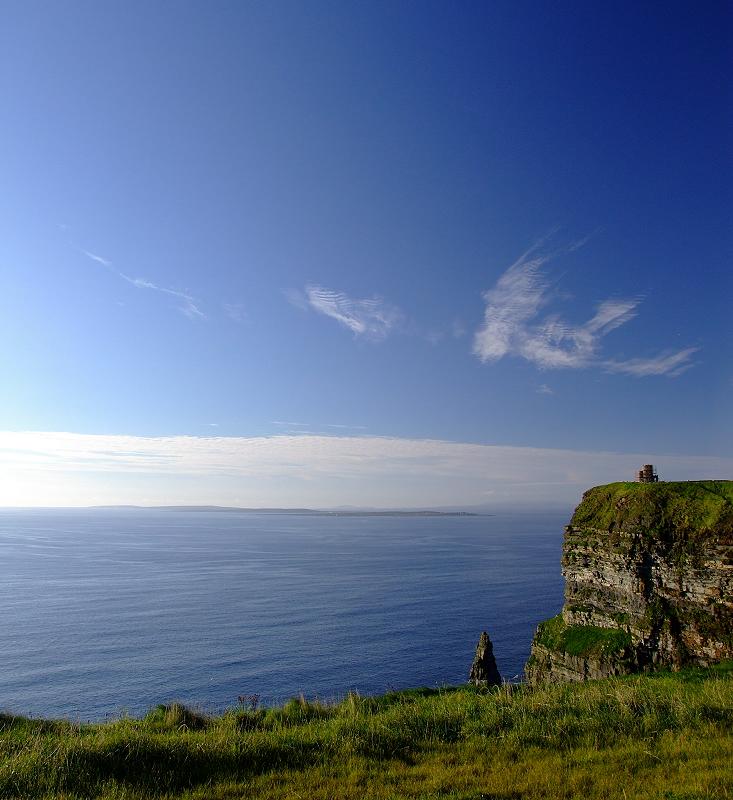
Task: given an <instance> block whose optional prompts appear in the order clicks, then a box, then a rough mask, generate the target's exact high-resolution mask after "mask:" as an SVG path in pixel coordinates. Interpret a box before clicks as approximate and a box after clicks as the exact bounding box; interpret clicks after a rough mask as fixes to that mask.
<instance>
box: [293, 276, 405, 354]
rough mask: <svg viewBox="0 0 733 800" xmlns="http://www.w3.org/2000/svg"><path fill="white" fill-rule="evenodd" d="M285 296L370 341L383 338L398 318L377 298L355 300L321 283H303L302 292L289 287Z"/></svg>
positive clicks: (391, 309)
mask: <svg viewBox="0 0 733 800" xmlns="http://www.w3.org/2000/svg"><path fill="white" fill-rule="evenodd" d="M286 296H287V298H288V300H289V301H290V302H291V303H292V304H293V305H295V306H297V307H299V308H304V309H312V310H313V311H317V312H318V313H319V314H324V315H325V316H327V317H331V319H335V320H336V322H338V323H340V324H341V325H343V326H344V327H345V328H348V329H349V330H350V331H351V332H352V333H353V334H354V335H355V336H362V337H364V338H365V339H371V340H373V341H378V340H381V339H385V338H386V337H387V336H388V335H389V334H390V332H391V331H392V330H393V328H394V327H395V325H396V324H397V323H398V322H399V320H400V318H401V317H402V314H401V312H400V310H399V309H398V308H397V307H396V306H392V305H390V304H389V303H387V302H385V301H384V300H383V299H382V298H381V297H377V296H375V297H370V298H366V299H364V300H355V299H352V298H351V297H349V296H348V295H347V294H345V293H344V292H339V291H336V290H334V289H326V288H324V287H322V286H306V287H305V290H304V291H303V292H300V291H298V290H293V289H291V290H288V291H287V292H286Z"/></svg>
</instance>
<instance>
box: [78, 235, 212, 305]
mask: <svg viewBox="0 0 733 800" xmlns="http://www.w3.org/2000/svg"><path fill="white" fill-rule="evenodd" d="M79 249H80V250H81V252H82V253H83V254H84V255H85V256H86V257H87V258H89V259H91V260H92V261H95V262H96V263H97V264H101V265H102V266H104V267H107V269H109V270H110V271H111V272H113V273H114V274H115V275H117V277H118V278H122V280H123V281H127V283H129V284H130V285H131V286H134V287H135V288H136V289H147V290H149V291H153V292H160V293H162V294H167V295H170V296H171V297H175V298H177V300H179V301H180V302H179V305H178V310H179V311H180V312H181V313H182V314H185V315H186V316H187V317H188V318H189V319H205V318H206V315H205V314H204V312H203V311H201V309H200V308H199V307H198V301H197V300H196V299H195V298H194V297H192V296H191V295H190V294H187V293H186V292H179V291H177V290H176V289H169V288H167V287H166V286H159V285H158V284H157V283H153V281H150V280H148V279H147V278H133V277H132V276H130V275H127V274H126V273H124V272H122V271H121V270H119V269H117V267H115V266H114V264H113V263H112V262H111V261H110V260H109V259H107V258H104V257H102V256H100V255H98V254H97V253H92V252H91V251H89V250H84V249H83V248H79Z"/></svg>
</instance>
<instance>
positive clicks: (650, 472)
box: [636, 464, 659, 483]
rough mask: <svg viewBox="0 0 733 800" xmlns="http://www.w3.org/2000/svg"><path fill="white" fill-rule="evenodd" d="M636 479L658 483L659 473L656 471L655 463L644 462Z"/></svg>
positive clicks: (641, 481) (642, 481)
mask: <svg viewBox="0 0 733 800" xmlns="http://www.w3.org/2000/svg"><path fill="white" fill-rule="evenodd" d="M636 480H637V481H638V482H639V483H658V482H659V475H657V473H656V472H655V471H654V464H644V466H643V467H642V468H641V469H640V470H639V472H638V474H637V476H636Z"/></svg>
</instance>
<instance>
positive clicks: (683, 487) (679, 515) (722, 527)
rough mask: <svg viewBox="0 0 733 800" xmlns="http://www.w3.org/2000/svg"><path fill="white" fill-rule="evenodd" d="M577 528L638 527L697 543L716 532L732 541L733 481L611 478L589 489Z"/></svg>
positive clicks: (575, 523)
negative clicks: (619, 480)
mask: <svg viewBox="0 0 733 800" xmlns="http://www.w3.org/2000/svg"><path fill="white" fill-rule="evenodd" d="M570 524H571V526H572V527H573V528H589V529H595V530H603V531H606V530H607V531H613V530H615V529H625V530H639V531H643V532H645V533H646V534H648V535H651V536H657V537H659V538H661V539H668V538H671V537H672V536H674V537H675V538H676V539H677V540H685V541H686V542H689V543H692V542H696V541H700V540H702V539H706V538H708V537H709V536H711V535H715V536H718V537H721V538H722V539H724V540H726V541H733V481H676V482H672V481H662V482H660V483H609V484H607V485H606V486H596V487H594V488H593V489H589V490H588V491H587V492H586V493H585V494H584V495H583V499H582V501H581V503H580V505H579V506H578V507H577V508H576V509H575V513H574V514H573V518H572V520H571V521H570Z"/></svg>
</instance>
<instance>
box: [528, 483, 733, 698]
mask: <svg viewBox="0 0 733 800" xmlns="http://www.w3.org/2000/svg"><path fill="white" fill-rule="evenodd" d="M562 571H563V575H564V576H565V605H564V607H563V611H562V614H560V615H559V616H557V617H555V618H553V619H551V620H547V621H546V622H543V623H541V624H540V626H539V627H538V629H537V632H536V634H535V638H534V641H533V643H532V653H531V656H530V659H529V661H528V663H527V666H526V668H525V674H526V677H527V680H528V681H529V682H530V683H538V682H541V681H569V680H570V681H572V680H586V679H588V678H600V677H608V676H610V675H619V674H627V673H630V672H638V671H643V670H646V669H650V668H653V667H656V666H669V667H672V668H677V667H680V666H682V665H684V664H701V665H708V664H710V663H713V662H715V661H719V660H721V659H725V658H733V481H694V482H686V483H652V484H640V483H612V484H609V485H608V486H597V487H596V488H594V489H590V490H589V491H588V492H586V493H585V494H584V495H583V500H582V502H581V503H580V505H579V506H578V507H577V509H576V510H575V513H574V514H573V518H572V520H571V521H570V524H569V525H568V526H567V527H566V529H565V539H564V543H563V556H562Z"/></svg>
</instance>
